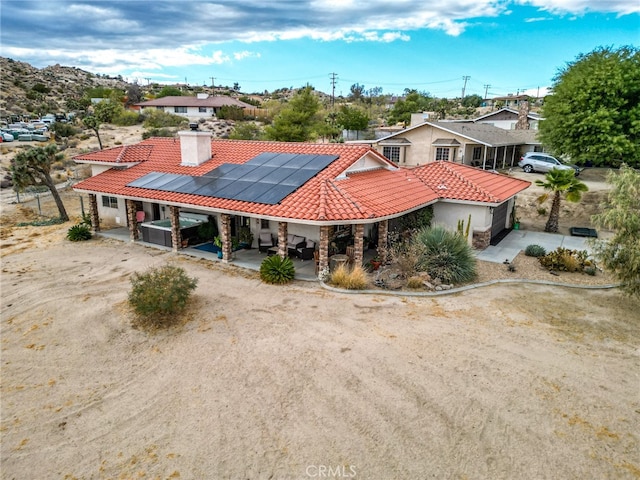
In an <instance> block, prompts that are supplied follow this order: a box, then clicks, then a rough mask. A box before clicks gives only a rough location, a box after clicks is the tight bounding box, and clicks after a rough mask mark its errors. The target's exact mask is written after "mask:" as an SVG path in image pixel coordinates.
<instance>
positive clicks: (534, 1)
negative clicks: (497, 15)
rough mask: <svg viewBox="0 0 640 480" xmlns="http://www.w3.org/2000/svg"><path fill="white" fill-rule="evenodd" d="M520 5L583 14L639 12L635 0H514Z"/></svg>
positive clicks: (553, 11)
mask: <svg viewBox="0 0 640 480" xmlns="http://www.w3.org/2000/svg"><path fill="white" fill-rule="evenodd" d="M516 3H518V4H520V5H530V6H533V7H537V8H539V9H540V10H542V11H545V12H551V13H555V14H567V13H569V14H584V13H588V12H603V13H617V14H618V15H630V14H633V13H640V2H638V1H637V0H516Z"/></svg>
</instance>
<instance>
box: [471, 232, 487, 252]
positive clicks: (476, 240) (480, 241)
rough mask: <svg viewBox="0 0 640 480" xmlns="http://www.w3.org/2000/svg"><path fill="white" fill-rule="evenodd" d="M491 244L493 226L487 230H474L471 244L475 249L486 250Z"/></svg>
mask: <svg viewBox="0 0 640 480" xmlns="http://www.w3.org/2000/svg"><path fill="white" fill-rule="evenodd" d="M490 244H491V227H489V228H487V229H486V230H476V229H474V230H473V237H472V240H471V246H472V247H473V248H474V249H475V250H484V249H485V248H487V247H488V246H489V245H490Z"/></svg>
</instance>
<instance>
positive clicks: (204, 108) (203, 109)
mask: <svg viewBox="0 0 640 480" xmlns="http://www.w3.org/2000/svg"><path fill="white" fill-rule="evenodd" d="M198 113H207V107H198Z"/></svg>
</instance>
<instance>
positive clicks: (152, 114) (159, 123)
mask: <svg viewBox="0 0 640 480" xmlns="http://www.w3.org/2000/svg"><path fill="white" fill-rule="evenodd" d="M143 117H144V127H145V128H163V127H179V126H181V125H186V124H187V123H188V120H187V119H186V118H185V117H182V116H180V115H174V114H173V113H169V112H163V111H161V110H145V112H144V114H143Z"/></svg>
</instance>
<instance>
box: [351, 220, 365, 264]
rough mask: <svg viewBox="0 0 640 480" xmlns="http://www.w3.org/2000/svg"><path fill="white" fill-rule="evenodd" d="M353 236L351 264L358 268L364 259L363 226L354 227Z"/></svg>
mask: <svg viewBox="0 0 640 480" xmlns="http://www.w3.org/2000/svg"><path fill="white" fill-rule="evenodd" d="M355 230H356V231H355V232H354V235H353V264H354V265H357V266H360V265H362V260H363V258H364V225H362V224H358V225H356V228H355Z"/></svg>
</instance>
